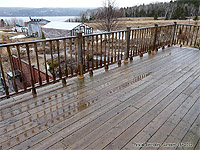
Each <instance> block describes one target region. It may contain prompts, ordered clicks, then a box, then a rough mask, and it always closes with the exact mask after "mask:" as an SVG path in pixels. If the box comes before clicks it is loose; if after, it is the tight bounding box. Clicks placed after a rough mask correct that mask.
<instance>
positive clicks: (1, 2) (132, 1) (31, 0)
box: [0, 0, 170, 8]
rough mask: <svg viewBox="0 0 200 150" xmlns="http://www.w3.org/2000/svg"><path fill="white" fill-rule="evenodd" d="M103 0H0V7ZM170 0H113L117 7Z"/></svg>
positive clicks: (69, 4)
mask: <svg viewBox="0 0 200 150" xmlns="http://www.w3.org/2000/svg"><path fill="white" fill-rule="evenodd" d="M103 1H104V0H0V7H34V8H42V7H62V8H63V7H64V8H68V7H87V8H88V7H101V6H102V4H103ZM169 1H170V0H115V3H116V6H117V7H127V6H129V7H130V6H134V5H138V4H143V3H144V4H148V3H152V2H169Z"/></svg>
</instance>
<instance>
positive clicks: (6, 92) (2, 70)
mask: <svg viewBox="0 0 200 150" xmlns="http://www.w3.org/2000/svg"><path fill="white" fill-rule="evenodd" d="M0 73H1V74H2V79H3V84H4V89H5V94H6V96H7V98H10V96H9V89H8V86H7V83H6V78H5V74H4V68H3V64H2V60H1V53H0ZM0 80H1V78H0Z"/></svg>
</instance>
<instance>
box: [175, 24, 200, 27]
mask: <svg viewBox="0 0 200 150" xmlns="http://www.w3.org/2000/svg"><path fill="white" fill-rule="evenodd" d="M177 25H184V26H196V27H200V25H195V24H177Z"/></svg>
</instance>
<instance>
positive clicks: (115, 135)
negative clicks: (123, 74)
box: [88, 78, 183, 149]
mask: <svg viewBox="0 0 200 150" xmlns="http://www.w3.org/2000/svg"><path fill="white" fill-rule="evenodd" d="M181 79H182V78H181ZM182 82H183V81H182ZM175 87H177V86H175ZM165 104H166V102H165ZM161 106H162V105H161ZM164 106H165V105H164ZM155 108H156V107H155ZM157 108H158V109H161V108H162V107H157ZM153 114H154V115H155V112H154V113H153ZM147 115H150V112H149V113H147ZM150 116H151V115H150ZM136 117H137V115H135V117H134V119H135V118H136ZM149 118H150V117H146V119H147V120H148V119H149ZM147 120H145V121H147ZM136 121H137V120H136ZM128 122H130V123H131V124H132V122H131V118H130V120H127V122H125V121H124V122H122V125H120V126H119V127H114V128H113V131H112V130H111V131H110V132H108V133H107V134H106V135H104V137H101V138H100V139H98V140H97V142H94V143H92V144H91V145H93V146H94V147H93V146H89V147H88V149H92V148H93V149H95V147H96V148H97V149H101V148H103V147H101V146H103V145H106V143H109V141H110V140H111V139H114V138H116V137H117V132H119V133H121V132H122V131H119V128H122V126H124V127H125V128H126V126H127V123H128ZM131 124H130V125H131ZM140 125H141V124H140ZM127 127H128V126H127ZM133 128H134V127H133ZM122 129H123V128H122ZM127 133H129V132H127ZM112 134H114V135H112ZM127 135H129V136H130V134H127ZM125 137H127V136H124V138H125ZM122 139H123V138H122ZM103 141H105V143H103ZM119 141H120V140H119ZM119 141H118V142H119ZM110 142H111V141H110ZM98 144H99V145H98ZM98 146H99V147H98Z"/></svg>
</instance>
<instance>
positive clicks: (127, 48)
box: [122, 27, 131, 63]
mask: <svg viewBox="0 0 200 150" xmlns="http://www.w3.org/2000/svg"><path fill="white" fill-rule="evenodd" d="M130 34H131V27H126V51H125V59H124V63H128V58H129V50H130ZM122 38H123V37H122Z"/></svg>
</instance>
